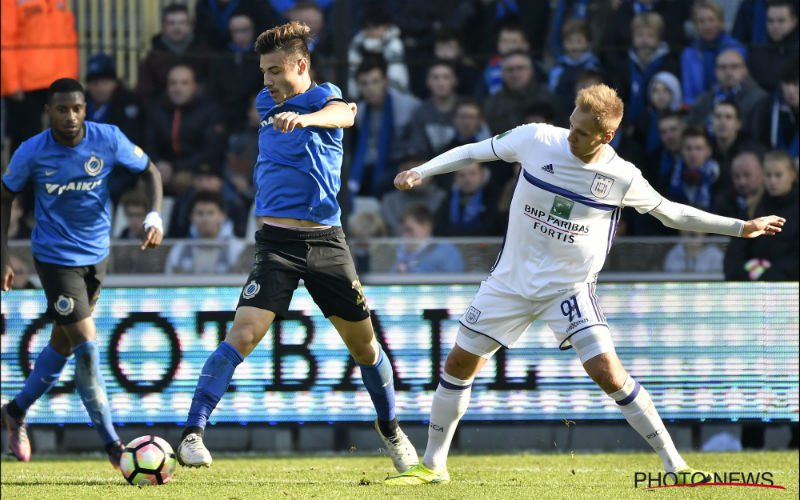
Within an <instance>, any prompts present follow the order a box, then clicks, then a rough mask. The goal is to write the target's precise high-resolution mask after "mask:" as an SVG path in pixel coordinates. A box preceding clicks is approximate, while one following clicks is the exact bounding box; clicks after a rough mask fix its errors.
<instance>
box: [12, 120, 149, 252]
mask: <svg viewBox="0 0 800 500" xmlns="http://www.w3.org/2000/svg"><path fill="white" fill-rule="evenodd" d="M84 126H85V129H84V130H85V135H84V137H83V140H82V141H81V142H80V143H79V144H78V145H77V146H75V147H68V146H64V145H63V144H60V143H59V142H57V141H56V140H55V138H54V137H53V134H52V132H51V131H50V129H47V130H45V131H44V132H41V133H39V134H37V135H35V136H33V137H31V138H30V139H28V140H27V141H25V142H23V143H22V144H21V145H20V147H19V148H18V149H17V150H16V151H15V152H14V155H13V156H12V158H11V162H10V163H9V165H8V171H7V172H6V173H5V175H4V176H3V183H4V184H5V185H6V187H7V188H8V189H10V190H11V191H14V192H19V191H21V190H22V188H23V187H24V186H25V184H26V183H27V182H28V181H30V182H32V183H33V191H34V195H35V198H36V200H35V201H36V203H35V209H34V216H35V218H36V226H35V227H34V228H33V234H32V235H31V246H32V251H33V256H34V257H35V258H36V259H38V260H40V261H42V262H49V263H51V264H59V265H62V266H90V265H94V264H97V263H98V262H100V261H102V260H103V259H105V258H106V257H107V256H108V252H109V248H108V247H109V232H110V229H111V201H110V200H111V198H110V196H109V191H108V176H109V175H111V171H112V170H113V169H114V168H115V167H117V166H123V167H125V168H127V169H128V170H130V171H132V172H142V171H143V170H144V169H145V168H146V167H147V165H148V163H149V159H148V157H147V155H145V154H144V151H142V149H141V148H140V147H139V146H136V145H135V144H133V143H132V142H131V141H130V140H128V138H127V137H125V134H123V133H122V132H121V131H120V129H119V128H117V127H116V126H115V125H106V124H101V123H94V122H88V121H87V122H85V125H84Z"/></svg>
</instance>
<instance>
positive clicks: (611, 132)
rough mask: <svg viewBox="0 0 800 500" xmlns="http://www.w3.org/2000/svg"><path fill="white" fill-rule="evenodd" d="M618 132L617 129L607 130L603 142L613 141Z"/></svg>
mask: <svg viewBox="0 0 800 500" xmlns="http://www.w3.org/2000/svg"><path fill="white" fill-rule="evenodd" d="M616 133H617V131H616V130H609V131H608V132H606V134H605V135H604V136H603V144H608V143H609V142H611V140H612V139H614V136H615V135H616Z"/></svg>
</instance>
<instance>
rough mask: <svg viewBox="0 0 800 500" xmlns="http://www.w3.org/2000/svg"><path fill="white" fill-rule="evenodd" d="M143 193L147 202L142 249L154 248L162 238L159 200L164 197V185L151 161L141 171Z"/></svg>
mask: <svg viewBox="0 0 800 500" xmlns="http://www.w3.org/2000/svg"><path fill="white" fill-rule="evenodd" d="M142 180H143V181H144V189H145V195H146V196H147V201H148V203H149V205H150V206H149V209H148V210H147V216H146V217H145V219H144V230H145V236H144V239H143V240H142V246H141V248H142V250H147V249H148V248H155V247H157V246H159V245H160V244H161V240H162V239H164V223H163V222H162V221H161V215H160V213H161V201H162V199H163V197H164V187H163V186H162V184H161V174H160V173H159V171H158V167H156V166H155V164H154V163H153V162H152V161H151V162H149V163H148V165H147V168H146V169H145V170H144V172H142Z"/></svg>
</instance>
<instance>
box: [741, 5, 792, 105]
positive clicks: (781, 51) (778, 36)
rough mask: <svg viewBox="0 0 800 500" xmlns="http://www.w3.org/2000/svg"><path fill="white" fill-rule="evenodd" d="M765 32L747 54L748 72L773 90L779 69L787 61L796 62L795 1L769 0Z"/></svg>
mask: <svg viewBox="0 0 800 500" xmlns="http://www.w3.org/2000/svg"><path fill="white" fill-rule="evenodd" d="M767 35H768V38H767V40H766V41H765V42H764V43H759V44H756V45H753V46H752V47H751V48H750V50H749V51H748V54H747V66H748V67H749V68H750V74H751V75H753V79H755V81H756V82H757V83H758V85H759V86H761V88H763V89H764V90H766V91H767V92H773V91H774V90H775V89H777V88H778V85H779V84H780V80H781V71H782V70H783V68H784V67H785V66H786V64H788V63H791V62H794V63H797V58H798V44H799V43H800V41H799V40H800V38H798V28H797V1H796V0H771V1H770V2H769V5H768V7H767Z"/></svg>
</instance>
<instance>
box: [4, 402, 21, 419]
mask: <svg viewBox="0 0 800 500" xmlns="http://www.w3.org/2000/svg"><path fill="white" fill-rule="evenodd" d="M7 410H8V414H9V415H10V416H11V417H12V418H13V419H14V420H19V421H21V420H22V419H24V418H25V412H24V411H22V410H20V409H19V406H17V400H16V399H12V400H11V402H10V403H8V408H7Z"/></svg>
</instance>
